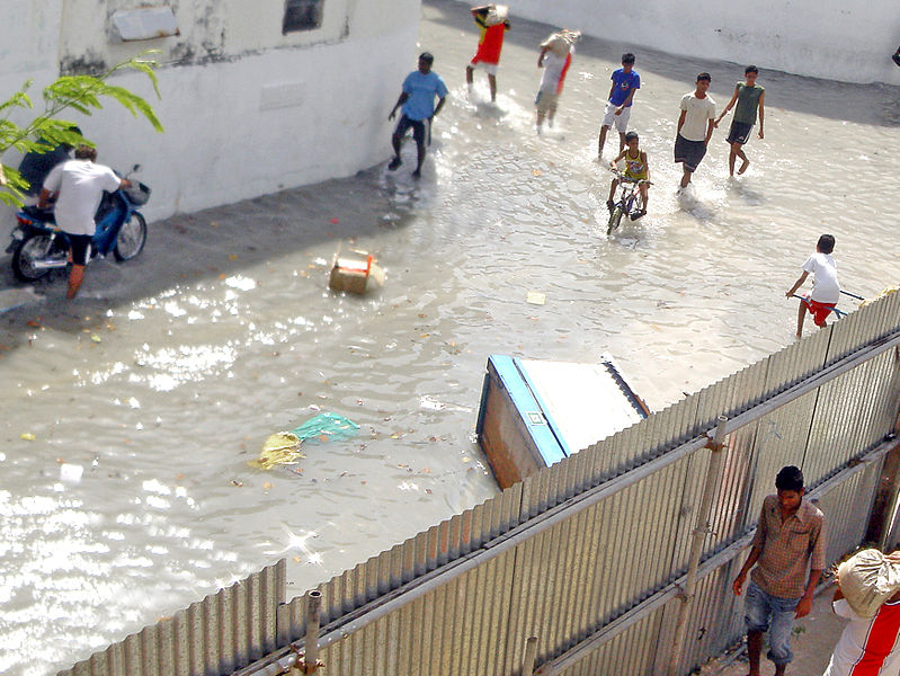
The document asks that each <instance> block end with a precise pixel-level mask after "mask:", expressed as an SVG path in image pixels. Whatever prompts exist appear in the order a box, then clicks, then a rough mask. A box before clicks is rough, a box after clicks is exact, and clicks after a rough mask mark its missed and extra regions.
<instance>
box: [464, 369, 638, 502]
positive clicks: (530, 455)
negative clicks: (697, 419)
mask: <svg viewBox="0 0 900 676" xmlns="http://www.w3.org/2000/svg"><path fill="white" fill-rule="evenodd" d="M649 413H650V411H649V410H648V409H647V406H646V404H645V403H644V401H643V400H642V399H641V398H640V397H639V396H638V395H637V394H636V393H635V392H634V390H633V389H632V388H631V386H630V385H629V384H628V383H627V382H626V380H625V378H624V377H623V376H622V372H621V371H620V370H619V368H618V367H617V366H616V365H615V364H614V363H613V361H612V359H611V358H610V357H608V356H607V355H603V356H602V357H601V359H600V362H599V363H597V364H577V363H571V362H558V361H539V360H534V359H519V358H515V357H507V356H503V355H491V356H490V357H489V358H488V363H487V372H486V373H485V376H484V386H483V388H482V394H481V406H480V408H479V411H478V424H477V426H476V432H477V435H478V442H479V443H480V444H481V448H482V449H483V450H484V452H485V454H486V455H487V458H488V462H489V463H490V465H491V469H492V470H493V472H494V476H495V477H496V479H497V482H498V483H499V484H500V487H501V488H507V487H508V486H511V485H512V484H514V483H516V482H517V481H521V480H522V479H524V478H525V477H526V476H528V475H530V474H533V473H534V472H536V471H538V470H539V469H542V468H544V467H549V466H550V465H552V464H553V463H555V462H558V461H559V460H562V459H563V458H565V457H568V456H570V455H572V454H573V453H576V452H578V451H580V450H582V449H584V448H587V447H589V446H591V445H593V444H595V443H597V442H598V441H600V440H601V439H604V438H606V437H608V436H610V435H612V434H615V433H616V432H618V431H619V430H623V429H625V428H626V427H629V426H631V425H632V424H634V423H636V422H638V421H640V420H642V419H643V418H646V417H647V415H649Z"/></svg>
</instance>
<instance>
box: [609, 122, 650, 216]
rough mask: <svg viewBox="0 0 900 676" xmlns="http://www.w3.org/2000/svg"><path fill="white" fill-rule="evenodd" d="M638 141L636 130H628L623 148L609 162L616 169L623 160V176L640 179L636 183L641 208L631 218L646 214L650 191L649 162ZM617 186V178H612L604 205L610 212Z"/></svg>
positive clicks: (635, 179)
mask: <svg viewBox="0 0 900 676" xmlns="http://www.w3.org/2000/svg"><path fill="white" fill-rule="evenodd" d="M639 142H640V140H639V139H638V135H637V132H635V131H630V132H628V133H627V134H625V149H624V150H623V151H622V152H621V153H619V155H618V157H616V159H614V160H613V161H612V162H610V167H611V168H612V169H616V168H617V165H618V163H619V162H621V161H622V160H625V171H624V172H623V175H624V177H625V178H629V179H631V180H633V181H641V182H640V183H639V184H638V190H640V192H641V209H640V211H638V212H637V213H636V214H635V215H634V217H633V218H632V220H637V219H638V218H640V217H641V216H645V215H646V214H647V200H648V199H649V193H650V164H649V163H648V162H647V153H645V152H644V151H643V150H641V149H640V147H639ZM618 186H619V179H618V178H614V179H613V180H612V183H610V185H609V199H608V200H606V207H607V209H609V210H610V212H612V210H613V208H614V207H615V202H613V197H615V194H616V188H617V187H618Z"/></svg>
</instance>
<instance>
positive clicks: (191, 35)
mask: <svg viewBox="0 0 900 676" xmlns="http://www.w3.org/2000/svg"><path fill="white" fill-rule="evenodd" d="M14 4H15V5H16V6H15V7H14V8H13V9H12V10H10V11H9V12H5V16H4V22H3V23H2V25H0V87H2V89H0V94H2V95H4V96H3V97H0V98H5V95H8V94H11V93H12V92H13V91H14V90H15V89H17V88H18V87H19V86H21V84H22V82H23V81H24V80H26V79H29V78H33V79H34V80H35V85H34V88H33V92H34V97H35V98H36V99H40V93H39V91H40V87H41V86H43V85H45V84H47V83H49V82H51V81H53V80H54V79H55V78H56V77H57V76H58V75H59V74H60V64H62V65H63V70H64V72H81V71H84V70H88V69H89V70H92V71H94V72H95V71H96V69H98V68H102V67H103V66H104V65H107V66H108V65H111V64H114V63H116V62H119V61H122V60H123V59H125V58H127V57H128V56H131V55H134V54H137V53H139V52H141V51H143V50H145V49H150V48H153V49H159V50H161V52H162V53H161V54H159V55H157V56H156V58H157V59H159V60H160V61H163V62H164V66H163V67H162V68H161V69H160V70H159V71H158V75H159V81H160V91H161V94H162V100H157V99H155V95H154V94H153V91H152V88H151V87H150V85H149V83H148V82H147V81H146V79H145V78H144V77H143V76H141V77H138V76H137V75H122V76H116V77H115V83H116V84H121V85H124V86H126V87H129V88H131V89H133V90H134V91H137V92H138V93H140V94H142V95H143V96H145V97H146V98H147V99H148V100H149V101H151V103H152V104H153V106H154V108H155V110H156V112H157V114H158V115H159V117H160V119H161V121H162V123H163V125H164V126H165V127H166V133H165V134H162V135H160V134H157V133H156V132H154V131H153V130H152V128H151V127H150V125H149V124H147V123H146V122H145V121H143V120H140V119H135V118H133V117H132V116H131V115H130V114H129V113H127V112H126V111H124V110H122V109H121V108H120V107H119V106H118V105H113V104H110V105H109V106H107V108H105V109H104V110H103V111H100V112H99V113H97V114H95V115H93V116H91V117H89V118H84V117H83V116H81V115H78V114H74V113H73V114H69V115H66V116H64V117H66V119H72V120H74V121H75V122H77V123H78V124H79V126H80V127H81V129H82V131H83V132H84V133H85V135H86V136H88V137H89V138H91V139H92V140H93V141H95V142H96V143H97V145H98V148H99V160H100V161H101V162H104V163H106V164H110V165H111V166H114V167H116V168H119V169H127V168H129V167H130V166H131V165H133V164H134V163H136V162H139V163H140V164H141V165H142V166H143V168H144V170H143V172H142V173H141V176H140V178H141V180H143V181H144V182H146V183H147V184H149V185H150V186H151V187H152V188H153V191H154V192H153V197H152V198H151V200H150V202H149V203H148V204H147V206H146V207H145V208H144V211H145V213H146V215H147V216H148V217H149V218H151V219H154V218H163V217H166V216H169V215H171V214H172V213H175V212H179V211H195V210H198V209H202V208H205V207H209V206H214V205H218V204H224V203H230V202H235V201H238V200H241V199H245V198H248V197H254V196H257V195H260V194H265V193H269V192H274V191H276V190H278V189H281V188H288V187H292V186H298V185H303V184H308V183H313V182H317V181H321V180H325V179H328V178H333V177H337V176H346V175H350V174H352V173H354V172H356V171H358V170H359V169H361V168H364V167H368V166H371V165H373V164H376V163H378V162H380V161H381V160H383V159H385V158H386V157H388V155H389V152H390V151H389V135H390V125H389V123H388V121H387V114H388V113H389V112H390V109H391V107H392V105H393V103H394V102H395V101H396V98H397V95H398V94H399V91H400V84H401V82H402V80H403V77H404V76H405V75H406V74H407V73H408V72H409V71H410V70H412V69H413V68H415V44H416V35H417V32H418V23H419V14H420V1H419V0H326V1H325V15H324V20H323V25H322V28H321V29H318V30H315V31H309V32H298V33H289V34H288V35H282V33H281V20H282V14H283V9H284V0H256V1H254V2H246V0H197V1H196V2H191V1H188V0H172V1H171V2H169V3H164V2H162V0H159V1H158V2H156V4H157V5H163V4H167V5H168V6H169V7H171V8H172V10H173V13H174V14H175V17H176V20H177V22H178V26H179V30H180V35H177V36H172V37H165V38H158V39H151V40H143V41H139V42H127V43H123V42H122V41H121V40H120V39H119V38H118V37H117V34H116V33H115V32H114V30H113V29H112V23H111V17H112V14H113V12H115V11H119V10H123V9H131V8H134V7H137V6H139V5H140V4H141V3H140V2H138V0H129V1H127V2H122V1H119V0H100V2H99V3H98V0H66V1H65V2H63V1H62V0H31V1H30V2H24V3H23V2H19V3H14ZM98 4H99V10H98V6H97V5H98ZM17 117H18V118H19V120H24V119H25V116H24V115H17ZM3 160H4V163H6V164H10V165H13V166H15V165H17V164H18V160H19V158H18V156H17V155H16V153H14V152H10V153H8V154H7V155H6V156H5V157H4V158H3ZM12 220H13V219H12V213H11V211H10V210H8V209H0V237H4V236H6V233H7V232H8V230H9V226H10V224H11V222H12Z"/></svg>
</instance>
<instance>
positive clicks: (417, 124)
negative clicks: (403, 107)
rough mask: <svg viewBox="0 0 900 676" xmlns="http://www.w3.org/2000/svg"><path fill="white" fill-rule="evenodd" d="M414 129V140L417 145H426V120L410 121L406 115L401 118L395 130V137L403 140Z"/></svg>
mask: <svg viewBox="0 0 900 676" xmlns="http://www.w3.org/2000/svg"><path fill="white" fill-rule="evenodd" d="M410 127H412V130H413V138H414V139H416V145H419V146H423V145H425V120H410V119H409V118H408V117H406V115H401V116H400V121H399V122H398V123H397V128H396V129H395V130H394V136H396V137H397V138H403V135H404V134H406V132H407V131H409V128H410Z"/></svg>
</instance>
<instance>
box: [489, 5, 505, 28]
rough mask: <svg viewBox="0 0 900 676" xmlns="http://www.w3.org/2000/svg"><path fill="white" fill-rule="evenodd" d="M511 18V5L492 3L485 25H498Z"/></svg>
mask: <svg viewBox="0 0 900 676" xmlns="http://www.w3.org/2000/svg"><path fill="white" fill-rule="evenodd" d="M508 18H509V7H507V6H506V5H490V9H488V13H487V17H486V18H485V20H484V25H485V26H496V25H497V24H499V23H504V22H505V21H506V20H507V19H508Z"/></svg>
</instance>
